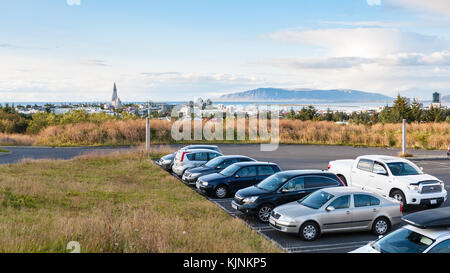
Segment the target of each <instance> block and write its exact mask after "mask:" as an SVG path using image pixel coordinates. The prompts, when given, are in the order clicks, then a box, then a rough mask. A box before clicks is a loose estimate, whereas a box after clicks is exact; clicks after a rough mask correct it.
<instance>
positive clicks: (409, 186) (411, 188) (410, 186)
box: [408, 184, 419, 191]
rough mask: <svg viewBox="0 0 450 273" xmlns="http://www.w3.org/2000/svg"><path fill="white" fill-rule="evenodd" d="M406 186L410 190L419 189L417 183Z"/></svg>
mask: <svg viewBox="0 0 450 273" xmlns="http://www.w3.org/2000/svg"><path fill="white" fill-rule="evenodd" d="M408 188H409V189H410V190H412V191H419V185H417V184H410V185H408Z"/></svg>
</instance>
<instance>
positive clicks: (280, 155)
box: [172, 145, 450, 253]
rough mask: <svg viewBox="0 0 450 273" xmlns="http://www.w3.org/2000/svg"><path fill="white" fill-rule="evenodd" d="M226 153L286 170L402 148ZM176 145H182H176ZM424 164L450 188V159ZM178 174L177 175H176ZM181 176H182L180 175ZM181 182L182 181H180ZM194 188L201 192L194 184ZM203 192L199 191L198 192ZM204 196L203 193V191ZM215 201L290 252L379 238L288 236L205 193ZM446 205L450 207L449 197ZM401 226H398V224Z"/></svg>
mask: <svg viewBox="0 0 450 273" xmlns="http://www.w3.org/2000/svg"><path fill="white" fill-rule="evenodd" d="M219 147H220V149H221V150H222V152H223V153H224V154H226V155H235V154H242V155H247V156H250V157H253V158H254V159H257V160H260V161H270V162H275V163H277V164H278V165H279V166H280V167H281V168H282V169H283V170H292V169H320V170H324V169H327V166H328V162H329V161H330V160H336V159H354V158H356V157H357V156H360V155H367V154H383V155H396V154H397V153H398V150H395V149H383V148H353V147H340V146H338V147H336V146H315V145H311V146H310V145H307V146H305V145H282V146H280V148H279V149H278V150H277V151H276V152H270V153H267V152H261V151H260V150H259V145H219ZM172 148H178V146H173V147H172ZM415 155H418V156H433V157H437V156H445V151H444V152H443V151H415ZM415 163H416V164H417V165H418V166H420V167H423V168H424V171H425V172H426V173H428V174H431V175H434V176H436V177H438V178H439V179H441V180H443V181H444V182H445V183H446V184H445V185H446V188H447V191H448V190H450V161H448V160H419V161H416V162H415ZM175 177H176V176H175ZM177 178H178V177H177ZM180 182H182V181H181V180H180ZM192 189H193V190H195V191H197V190H196V189H195V188H193V187H192ZM197 192H198V193H199V194H202V193H200V192H199V191H197ZM202 195H203V194H202ZM205 198H207V199H208V200H210V201H211V202H214V203H215V204H216V205H217V206H219V207H220V208H222V209H223V210H225V211H226V212H227V213H229V214H230V215H232V216H233V217H238V218H240V219H242V220H243V221H244V222H245V223H246V224H247V225H248V226H249V227H251V228H252V229H253V230H255V231H256V232H258V233H259V234H261V235H262V236H264V237H266V238H267V239H269V240H272V241H273V242H275V243H276V244H278V245H279V246H280V248H282V249H283V250H284V251H286V252H305V253H321V252H324V253H325V252H331V253H341V252H343V253H345V252H349V251H351V250H354V249H356V248H358V247H361V246H363V245H365V244H367V243H368V242H370V241H373V240H375V239H376V236H375V235H373V234H372V233H370V232H358V233H340V234H326V235H323V236H321V237H320V238H319V239H318V240H317V241H314V242H305V241H302V240H300V239H299V238H298V237H296V236H294V235H288V234H284V233H281V232H278V231H276V230H273V229H272V228H271V227H270V226H269V225H268V224H263V223H261V222H259V221H258V220H257V219H255V218H253V217H249V216H246V215H244V214H242V213H241V212H238V211H236V210H234V209H233V208H232V207H231V201H232V198H227V199H214V198H210V197H207V196H205ZM443 206H446V207H450V201H449V200H447V201H446V203H444V205H443ZM421 209H424V208H420V207H418V208H414V209H412V210H409V211H406V212H404V214H407V213H411V212H413V211H416V210H421ZM395 228H398V226H397V227H394V229H395Z"/></svg>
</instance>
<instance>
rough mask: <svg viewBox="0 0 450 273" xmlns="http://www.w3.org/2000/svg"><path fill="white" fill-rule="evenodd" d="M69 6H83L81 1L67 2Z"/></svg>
mask: <svg viewBox="0 0 450 273" xmlns="http://www.w3.org/2000/svg"><path fill="white" fill-rule="evenodd" d="M66 2H67V5H69V6H79V5H81V0H66Z"/></svg>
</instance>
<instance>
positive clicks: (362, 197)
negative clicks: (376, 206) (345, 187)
mask: <svg viewBox="0 0 450 273" xmlns="http://www.w3.org/2000/svg"><path fill="white" fill-rule="evenodd" d="M353 199H354V202H355V208H361V207H369V206H370V196H369V195H366V194H355V195H353Z"/></svg>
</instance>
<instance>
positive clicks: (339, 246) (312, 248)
mask: <svg viewBox="0 0 450 273" xmlns="http://www.w3.org/2000/svg"><path fill="white" fill-rule="evenodd" d="M369 242H371V241H361V242H352V243H343V244H326V245H314V246H298V247H288V248H287V250H288V251H289V252H294V251H298V252H310V251H320V250H333V249H342V248H352V247H355V248H357V247H358V246H363V245H366V244H367V243H369Z"/></svg>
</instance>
